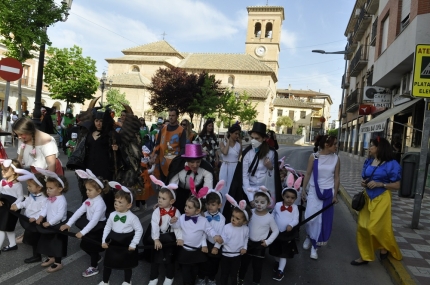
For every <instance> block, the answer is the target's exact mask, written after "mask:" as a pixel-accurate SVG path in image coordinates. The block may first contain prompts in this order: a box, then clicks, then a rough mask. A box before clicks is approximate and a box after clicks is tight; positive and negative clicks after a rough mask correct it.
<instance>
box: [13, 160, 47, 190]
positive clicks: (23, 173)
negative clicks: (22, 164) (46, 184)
mask: <svg viewBox="0 0 430 285" xmlns="http://www.w3.org/2000/svg"><path fill="white" fill-rule="evenodd" d="M12 167H13V169H14V171H15V173H18V174H19V175H20V176H18V178H17V179H16V180H18V181H27V180H33V181H34V182H35V183H37V185H39V186H40V187H42V188H43V185H42V183H40V181H39V179H37V178H36V175H34V173H33V172H30V171H27V170H25V169H21V168H15V166H13V164H12Z"/></svg>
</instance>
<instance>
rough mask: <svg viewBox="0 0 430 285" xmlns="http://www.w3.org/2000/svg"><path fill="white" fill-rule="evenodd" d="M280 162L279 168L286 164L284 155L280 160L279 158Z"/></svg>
mask: <svg viewBox="0 0 430 285" xmlns="http://www.w3.org/2000/svg"><path fill="white" fill-rule="evenodd" d="M278 162H279V163H280V164H279V168H282V167H284V165H285V156H283V157H282V158H281V159H280V160H278Z"/></svg>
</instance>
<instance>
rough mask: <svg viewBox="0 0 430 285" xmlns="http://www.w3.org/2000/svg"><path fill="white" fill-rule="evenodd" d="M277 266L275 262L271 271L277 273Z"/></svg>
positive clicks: (277, 263)
mask: <svg viewBox="0 0 430 285" xmlns="http://www.w3.org/2000/svg"><path fill="white" fill-rule="evenodd" d="M278 268H279V262H275V264H274V265H273V273H278V270H279V269H278Z"/></svg>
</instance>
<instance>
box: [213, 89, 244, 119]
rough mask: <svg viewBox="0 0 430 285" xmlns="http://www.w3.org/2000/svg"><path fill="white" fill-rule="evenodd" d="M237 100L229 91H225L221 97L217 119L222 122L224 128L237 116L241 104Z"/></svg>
mask: <svg viewBox="0 0 430 285" xmlns="http://www.w3.org/2000/svg"><path fill="white" fill-rule="evenodd" d="M238 99H239V98H236V95H235V94H234V93H233V92H232V91H230V90H226V91H225V92H224V95H223V96H221V104H220V108H219V109H218V117H219V118H220V119H221V121H223V123H224V127H226V126H230V125H231V122H232V121H233V119H234V118H236V117H237V116H239V113H240V111H241V104H239V102H238Z"/></svg>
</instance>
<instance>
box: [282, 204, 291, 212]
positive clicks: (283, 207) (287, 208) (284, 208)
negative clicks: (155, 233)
mask: <svg viewBox="0 0 430 285" xmlns="http://www.w3.org/2000/svg"><path fill="white" fill-rule="evenodd" d="M285 210H287V211H288V212H290V213H291V212H292V211H293V207H291V206H288V207H285V206H284V205H282V206H281V212H283V211H285Z"/></svg>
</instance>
